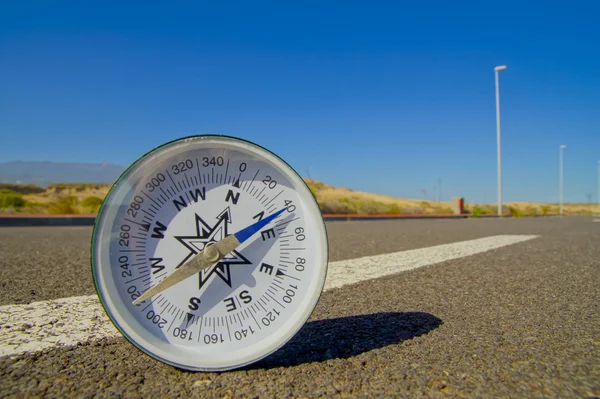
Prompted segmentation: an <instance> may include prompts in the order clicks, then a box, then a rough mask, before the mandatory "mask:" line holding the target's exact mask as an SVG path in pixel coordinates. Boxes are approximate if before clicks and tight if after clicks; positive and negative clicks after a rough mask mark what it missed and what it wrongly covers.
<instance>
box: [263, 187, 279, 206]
mask: <svg viewBox="0 0 600 399" xmlns="http://www.w3.org/2000/svg"><path fill="white" fill-rule="evenodd" d="M281 193H283V190H281V191H280V192H279V193H278V194H277V195H276V196H274V197H273V198H271V199H270V200H269V202H267V203H266V204H264V205H265V206H267V205H269V204H270V203H271V202H273V200H274V199H275V198H277V197H279V196H280V195H281Z"/></svg>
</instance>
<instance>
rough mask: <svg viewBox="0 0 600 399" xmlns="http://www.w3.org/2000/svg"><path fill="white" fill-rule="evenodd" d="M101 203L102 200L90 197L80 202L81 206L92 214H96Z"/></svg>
mask: <svg viewBox="0 0 600 399" xmlns="http://www.w3.org/2000/svg"><path fill="white" fill-rule="evenodd" d="M102 202H103V200H102V198H98V197H94V196H90V197H85V198H84V199H83V201H81V206H82V207H84V208H86V209H87V210H89V211H90V212H92V213H97V212H98V211H99V210H100V207H101V206H102Z"/></svg>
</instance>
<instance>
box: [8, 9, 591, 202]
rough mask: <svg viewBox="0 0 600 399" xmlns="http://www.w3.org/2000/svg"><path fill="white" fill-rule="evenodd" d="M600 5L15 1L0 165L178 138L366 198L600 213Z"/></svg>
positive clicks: (114, 155) (138, 148) (110, 152)
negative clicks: (242, 145) (228, 149)
mask: <svg viewBox="0 0 600 399" xmlns="http://www.w3.org/2000/svg"><path fill="white" fill-rule="evenodd" d="M599 4H600V3H598V2H595V1H591V0H590V1H587V2H578V1H569V2H549V1H543V2H533V1H501V2H486V1H470V2H466V1H460V2H458V1H454V2H449V1H439V2H437V1H429V2H418V1H410V2H408V1H406V2H402V1H388V2H384V1H310V2H309V1H294V2H291V1H272V2H261V1H246V2H241V1H227V2H225V1H223V2H218V1H217V2H215V1H213V2H210V3H209V2H204V1H196V2H179V1H169V2H151V1H144V2H137V3H136V2H132V1H121V2H114V3H110V2H108V1H102V2H85V1H78V2H71V3H69V2H62V1H52V2H50V1H43V2H41V1H39V2H36V1H26V0H24V1H13V2H3V3H2V5H1V6H0V162H5V161H13V160H25V161H41V160H51V161H77V162H105V161H106V162H111V163H115V164H119V165H123V166H126V165H128V164H129V163H131V162H133V161H134V160H135V159H136V158H137V157H138V156H140V155H142V154H143V153H145V152H146V151H148V150H150V149H151V148H153V147H155V146H157V145H159V144H161V143H163V142H165V141H168V140H172V139H175V138H177V137H181V136H186V135H190V134H196V133H222V134H228V135H233V136H239V137H242V138H245V139H248V140H251V141H254V142H256V143H258V144H261V145H263V146H265V147H267V148H269V149H270V150H272V151H273V152H275V153H277V154H279V155H280V156H281V157H283V158H284V159H286V160H287V161H288V162H289V163H290V164H291V165H292V166H293V167H294V168H295V169H296V170H297V171H298V172H299V173H300V174H301V175H303V176H310V177H312V178H315V179H318V180H321V181H324V182H326V183H329V184H333V185H339V186H345V187H350V188H353V189H356V190H363V191H370V192H377V193H382V194H389V195H395V196H402V197H412V198H415V197H422V193H421V190H422V189H427V197H428V198H429V199H431V197H432V194H433V193H435V195H436V198H437V192H438V191H437V190H438V189H437V188H435V186H436V185H437V182H438V179H440V180H441V181H442V199H443V200H449V199H450V198H451V197H454V196H463V197H465V199H466V201H467V202H480V201H485V202H490V203H492V202H495V201H496V198H497V197H496V196H497V191H496V184H497V180H496V173H497V172H496V171H497V169H496V117H495V89H494V71H493V68H494V66H496V65H502V64H506V65H507V66H508V69H507V70H505V71H502V72H501V73H500V97H501V98H500V100H501V101H500V102H501V117H502V119H501V122H502V151H503V189H504V190H503V191H504V200H505V201H511V200H532V201H554V202H555V201H558V152H559V150H558V148H559V146H560V145H561V144H566V145H567V146H568V148H567V149H566V150H565V169H564V170H565V200H566V201H569V202H572V201H576V202H587V194H588V193H590V194H592V201H596V200H597V198H598V188H597V179H598V178H597V170H598V160H600V78H599V74H600V47H599V46H600V45H599V44H598V43H600V25H599V24H598V15H599V13H600V5H599Z"/></svg>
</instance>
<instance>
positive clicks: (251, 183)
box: [248, 169, 260, 189]
mask: <svg viewBox="0 0 600 399" xmlns="http://www.w3.org/2000/svg"><path fill="white" fill-rule="evenodd" d="M258 172H260V169H258V170H257V171H256V174H255V175H254V177H253V178H252V181H251V182H250V186H249V187H248V189H251V188H252V185H253V184H254V180H255V179H256V176H258Z"/></svg>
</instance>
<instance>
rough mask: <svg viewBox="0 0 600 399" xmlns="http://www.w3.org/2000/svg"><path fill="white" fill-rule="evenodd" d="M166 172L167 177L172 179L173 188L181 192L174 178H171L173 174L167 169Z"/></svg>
mask: <svg viewBox="0 0 600 399" xmlns="http://www.w3.org/2000/svg"><path fill="white" fill-rule="evenodd" d="M165 172H166V173H167V176H169V179H171V181H172V182H173V185H172V186H171V187H173V188H175V189H177V192H179V189H178V188H177V185H176V184H175V180H173V177H172V176H171V174H170V173H169V170H168V169H165Z"/></svg>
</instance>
